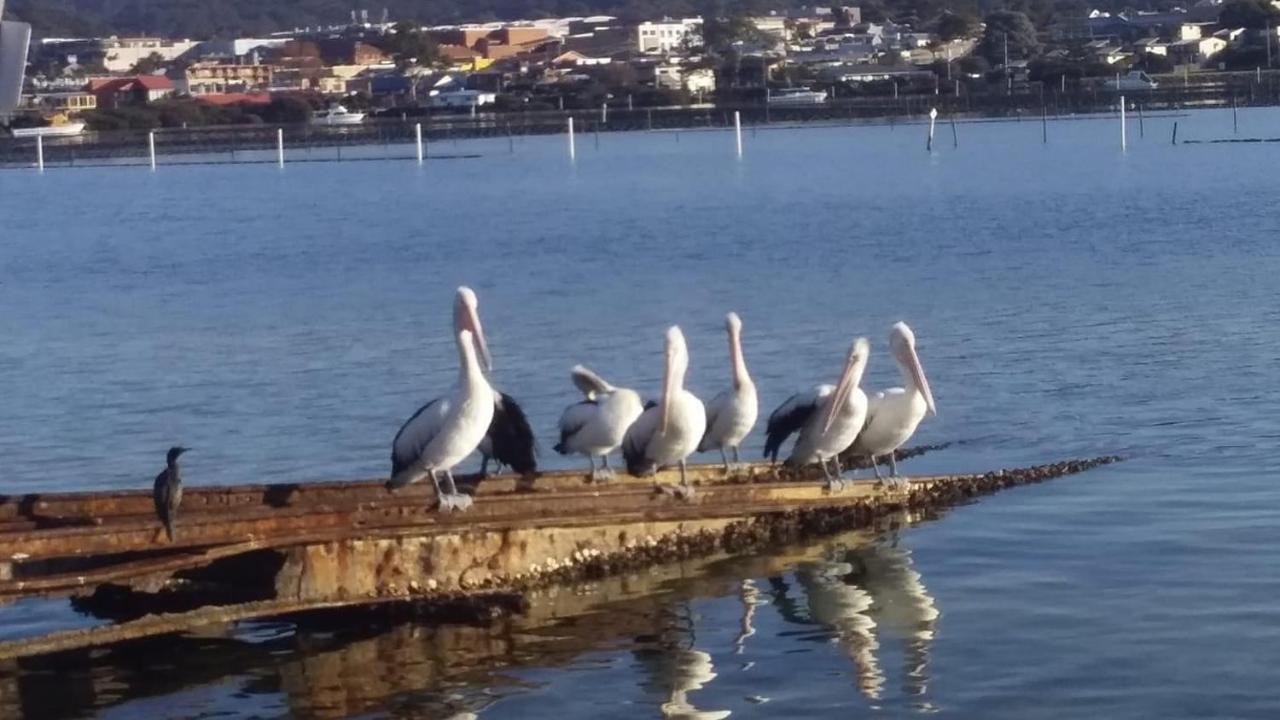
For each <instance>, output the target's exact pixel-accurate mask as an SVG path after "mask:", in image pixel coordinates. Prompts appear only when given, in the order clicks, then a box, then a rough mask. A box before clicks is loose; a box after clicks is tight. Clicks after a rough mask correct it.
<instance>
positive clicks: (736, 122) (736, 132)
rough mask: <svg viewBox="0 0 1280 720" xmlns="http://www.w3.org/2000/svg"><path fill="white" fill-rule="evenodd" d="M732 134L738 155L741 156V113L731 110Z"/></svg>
mask: <svg viewBox="0 0 1280 720" xmlns="http://www.w3.org/2000/svg"><path fill="white" fill-rule="evenodd" d="M733 136H734V139H735V140H737V142H738V157H742V114H741V113H740V112H738V111H737V110H734V111H733Z"/></svg>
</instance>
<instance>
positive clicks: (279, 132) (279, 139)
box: [276, 128, 284, 167]
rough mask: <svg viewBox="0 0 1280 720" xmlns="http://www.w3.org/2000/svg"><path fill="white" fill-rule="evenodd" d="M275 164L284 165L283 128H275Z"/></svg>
mask: <svg viewBox="0 0 1280 720" xmlns="http://www.w3.org/2000/svg"><path fill="white" fill-rule="evenodd" d="M276 164H278V165H279V166H280V167H284V128H276Z"/></svg>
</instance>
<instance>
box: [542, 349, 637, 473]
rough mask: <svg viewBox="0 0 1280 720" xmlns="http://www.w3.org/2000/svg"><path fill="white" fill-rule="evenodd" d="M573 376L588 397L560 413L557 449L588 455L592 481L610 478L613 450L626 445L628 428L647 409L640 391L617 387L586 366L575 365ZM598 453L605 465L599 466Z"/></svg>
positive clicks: (570, 453)
mask: <svg viewBox="0 0 1280 720" xmlns="http://www.w3.org/2000/svg"><path fill="white" fill-rule="evenodd" d="M569 375H570V377H571V378H572V379H573V384H574V385H577V386H578V389H579V390H581V391H582V394H583V395H585V396H586V400H583V401H582V402H578V403H574V404H573V405H570V406H569V407H567V408H565V410H564V414H563V415H561V416H560V442H559V443H556V446H555V450H556V452H558V453H560V454H561V455H573V454H578V455H586V456H587V462H589V463H591V480H592V481H595V482H603V481H605V480H610V479H612V478H613V470H612V469H611V468H610V467H609V453H611V452H613V451H614V450H616V449H617V448H618V446H619V445H621V444H622V438H623V437H624V436H625V435H626V432H627V428H629V427H631V423H633V422H635V421H636V418H638V417H640V413H642V412H644V404H643V403H641V401H640V393H637V392H636V391H635V390H629V389H627V388H620V387H614V386H613V385H610V384H609V383H607V382H605V380H604V378H602V377H600V376H599V375H597V374H595V373H594V372H592V371H591V370H589V369H587V368H585V367H583V366H582V365H575V366H573V369H572V370H571V371H569ZM597 455H599V456H600V461H601V463H602V464H603V467H601V468H599V469H597V468H596V461H595V456H597Z"/></svg>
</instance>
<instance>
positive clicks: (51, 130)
mask: <svg viewBox="0 0 1280 720" xmlns="http://www.w3.org/2000/svg"><path fill="white" fill-rule="evenodd" d="M9 132H11V133H13V136H14V137H16V138H26V137H37V136H43V137H69V136H71V135H79V134H80V133H82V132H84V123H82V122H69V123H62V124H61V125H46V126H44V127H24V128H9Z"/></svg>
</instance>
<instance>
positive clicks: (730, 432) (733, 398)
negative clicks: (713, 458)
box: [698, 313, 760, 473]
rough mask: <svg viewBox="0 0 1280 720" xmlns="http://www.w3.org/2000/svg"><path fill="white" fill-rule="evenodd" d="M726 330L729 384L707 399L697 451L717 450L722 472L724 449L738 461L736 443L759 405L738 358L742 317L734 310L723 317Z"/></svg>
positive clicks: (753, 420)
mask: <svg viewBox="0 0 1280 720" xmlns="http://www.w3.org/2000/svg"><path fill="white" fill-rule="evenodd" d="M724 325H725V329H726V330H727V331H728V333H729V362H730V363H731V364H732V365H733V387H732V388H730V389H728V390H725V391H724V392H722V393H720V394H719V395H716V396H715V397H713V398H711V402H710V403H707V432H706V434H705V435H703V436H702V442H700V443H698V452H706V451H708V450H719V451H720V459H721V460H722V461H723V462H724V471H725V472H726V473H728V472H729V458H728V456H727V455H725V450H726V449H730V450H732V451H733V464H734V465H735V466H737V465H738V464H739V462H740V461H739V459H738V445H739V444H741V443H742V440H743V439H744V438H746V437H747V433H750V432H751V428H752V427H753V426H754V425H755V424H756V415H757V414H759V412H760V404H759V402H758V401H757V400H756V384H755V383H753V382H751V376H750V375H749V374H747V361H746V360H744V359H743V357H742V320H741V319H740V318H739V317H738V314H737V313H729V314H728V315H727V316H725V322H724Z"/></svg>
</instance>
